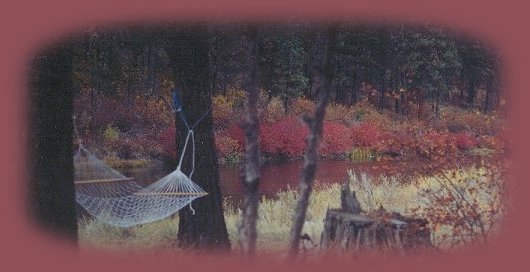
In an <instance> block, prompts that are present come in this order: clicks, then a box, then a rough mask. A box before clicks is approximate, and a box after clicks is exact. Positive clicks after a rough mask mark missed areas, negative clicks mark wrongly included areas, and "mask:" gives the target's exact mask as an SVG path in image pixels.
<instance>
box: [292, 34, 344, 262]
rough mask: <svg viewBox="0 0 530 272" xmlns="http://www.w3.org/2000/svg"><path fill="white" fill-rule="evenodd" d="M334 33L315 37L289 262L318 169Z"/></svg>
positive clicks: (293, 257)
mask: <svg viewBox="0 0 530 272" xmlns="http://www.w3.org/2000/svg"><path fill="white" fill-rule="evenodd" d="M334 43H335V32H334V30H331V31H322V32H321V33H319V34H318V35H317V37H316V41H315V44H314V48H313V58H314V60H313V62H312V67H311V74H312V77H313V80H312V86H311V88H312V89H313V90H312V93H314V94H317V104H316V108H315V113H314V116H313V117H307V116H306V118H305V121H306V122H307V124H308V126H309V130H310V134H309V137H308V139H307V147H306V152H305V155H304V168H303V172H302V177H301V179H300V184H299V188H298V193H299V196H300V197H299V199H298V201H297V203H296V209H295V214H294V218H293V226H292V228H291V233H290V238H289V249H288V253H287V257H288V259H295V258H296V257H297V255H298V251H299V244H300V235H301V233H302V228H303V226H304V221H305V216H306V212H307V206H308V204H309V197H310V195H311V190H312V188H313V178H314V176H315V171H316V168H317V160H318V147H319V145H320V140H321V137H322V123H323V120H324V115H325V111H326V105H327V102H328V96H329V91H330V88H331V78H332V64H331V61H332V60H333V56H334Z"/></svg>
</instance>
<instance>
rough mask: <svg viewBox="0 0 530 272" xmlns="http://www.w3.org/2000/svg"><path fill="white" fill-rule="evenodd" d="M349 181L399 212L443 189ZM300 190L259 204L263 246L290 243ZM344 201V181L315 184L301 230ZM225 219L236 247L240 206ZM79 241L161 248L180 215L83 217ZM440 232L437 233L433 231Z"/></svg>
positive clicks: (314, 229) (435, 180)
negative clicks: (111, 220)
mask: <svg viewBox="0 0 530 272" xmlns="http://www.w3.org/2000/svg"><path fill="white" fill-rule="evenodd" d="M487 172H488V170H487V169H484V168H479V169H476V168H469V169H462V170H456V171H452V172H451V176H452V177H453V178H454V180H453V182H455V184H456V185H457V186H460V187H462V188H463V189H469V188H471V187H473V186H474V184H477V183H478V181H484V179H485V178H486V176H487V175H486V174H487ZM349 174H350V187H351V189H352V190H355V191H356V194H357V198H358V200H359V202H360V203H361V206H362V207H363V209H364V210H366V211H372V210H376V209H378V208H379V206H380V205H382V206H383V207H385V209H387V210H388V211H395V212H399V213H401V214H409V215H410V214H412V213H413V212H414V213H416V214H418V212H419V213H421V211H422V208H426V207H428V205H432V203H431V202H430V200H429V199H428V198H426V197H425V195H422V192H424V191H425V190H426V189H429V190H431V191H437V190H441V189H442V186H443V185H442V184H441V183H440V177H439V176H432V177H419V178H417V179H415V180H411V181H409V182H407V183H403V182H402V181H400V180H397V179H395V178H386V177H381V178H380V179H379V180H377V181H374V180H371V179H370V178H368V177H367V176H366V175H364V174H360V175H356V174H354V173H353V172H350V173H349ZM474 197H476V198H478V199H479V201H478V202H479V203H480V204H481V205H482V206H484V207H489V205H490V204H491V202H492V201H498V199H493V198H492V197H491V192H478V193H477V194H475V195H474ZM296 198H297V193H296V191H294V190H289V191H285V192H280V193H278V195H277V197H276V198H274V199H271V198H262V200H261V203H260V207H259V219H258V226H257V227H258V241H257V246H258V249H259V250H260V252H278V251H280V252H283V251H284V249H286V248H287V243H288V237H289V231H290V227H291V223H292V215H293V211H294V207H295V204H296ZM339 205H340V185H339V184H332V185H324V184H320V183H318V181H317V182H316V184H315V190H314V192H313V194H312V196H311V199H310V205H309V209H308V213H307V218H306V222H305V225H304V229H303V232H304V233H307V234H308V235H309V236H310V237H311V238H312V239H313V241H314V242H315V243H318V242H319V240H320V235H321V233H322V229H323V219H324V217H325V214H326V210H327V209H328V208H334V207H338V206H339ZM225 219H226V224H227V228H228V232H229V237H230V240H231V241H232V246H233V248H234V249H237V247H238V242H237V224H238V221H239V210H238V209H237V208H235V207H228V206H225ZM79 226H80V229H79V234H80V237H79V238H80V239H79V240H80V243H81V246H82V247H91V248H94V247H97V248H106V249H116V248H127V249H132V250H138V249H142V250H146V249H147V250H150V251H154V252H156V251H159V250H165V249H169V248H174V243H175V241H176V232H177V228H178V218H177V217H175V218H174V219H165V220H161V221H158V222H154V223H151V224H146V225H143V226H136V227H132V228H128V229H122V228H116V227H111V226H108V225H105V224H103V223H98V222H96V221H90V222H80V225H79ZM436 231H437V232H438V233H435V234H436V235H439V236H440V235H442V234H443V233H444V232H447V231H448V230H447V228H445V229H444V228H438V229H436ZM435 238H436V237H435Z"/></svg>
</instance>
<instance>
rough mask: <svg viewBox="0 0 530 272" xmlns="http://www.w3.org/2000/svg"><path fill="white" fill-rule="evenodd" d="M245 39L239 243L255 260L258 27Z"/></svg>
mask: <svg viewBox="0 0 530 272" xmlns="http://www.w3.org/2000/svg"><path fill="white" fill-rule="evenodd" d="M249 28H250V29H249V30H248V33H247V37H246V41H247V44H246V48H247V49H246V50H247V52H246V53H247V56H246V58H247V59H246V75H245V90H246V92H247V103H246V107H245V123H244V129H245V149H246V150H245V158H246V160H245V179H244V180H243V187H244V188H245V196H244V197H243V207H242V215H241V224H240V225H239V230H238V231H239V242H240V245H241V249H242V251H243V253H244V254H245V255H247V256H248V257H250V258H253V257H255V252H256V238H257V233H256V222H257V219H258V205H259V183H260V169H259V167H260V161H259V146H260V145H259V118H258V110H257V109H258V98H259V90H258V86H257V75H258V45H259V40H258V33H257V29H256V27H255V26H251V27H249Z"/></svg>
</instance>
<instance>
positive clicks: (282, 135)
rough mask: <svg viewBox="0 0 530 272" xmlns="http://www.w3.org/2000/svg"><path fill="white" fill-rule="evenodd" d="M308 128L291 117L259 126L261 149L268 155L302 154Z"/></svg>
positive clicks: (293, 155) (295, 155)
mask: <svg viewBox="0 0 530 272" xmlns="http://www.w3.org/2000/svg"><path fill="white" fill-rule="evenodd" d="M308 132H309V130H308V128H307V126H306V125H305V124H303V123H302V121H301V120H299V119H297V118H293V117H286V118H282V119H280V120H279V121H278V122H274V123H265V124H262V126H261V133H260V138H261V150H262V152H263V153H265V154H268V155H280V156H288V157H299V156H302V155H303V154H304V150H305V146H306V138H307V135H308Z"/></svg>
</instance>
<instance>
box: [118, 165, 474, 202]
mask: <svg viewBox="0 0 530 272" xmlns="http://www.w3.org/2000/svg"><path fill="white" fill-rule="evenodd" d="M482 160H483V159H482V158H480V157H469V158H467V159H466V160H464V161H462V162H461V163H460V164H459V165H464V164H469V163H479V164H480V163H481V161H482ZM426 164H427V162H417V161H416V162H388V161H380V162H377V161H373V162H362V163H355V162H351V161H329V160H323V161H319V162H318V167H317V171H316V173H315V182H317V183H324V184H332V183H343V182H345V181H347V180H348V170H349V169H353V170H354V171H355V172H357V173H359V172H363V173H365V174H367V175H368V176H369V177H377V176H380V175H386V176H396V175H401V176H402V177H404V178H405V179H406V178H407V177H409V176H411V175H412V174H413V173H415V172H417V171H420V169H423V168H425V167H424V166H426ZM302 168H303V161H290V162H284V163H268V164H264V165H262V167H261V183H260V193H261V194H262V195H264V196H267V197H274V196H275V195H276V194H277V193H278V192H280V191H285V190H288V189H289V188H291V189H296V188H297V186H298V183H299V180H300V176H301V173H302ZM169 172H170V170H168V169H164V168H163V167H160V166H157V167H145V168H136V169H131V170H127V171H123V173H124V174H125V175H126V176H129V177H134V178H135V179H136V180H138V181H139V182H142V183H146V184H148V183H151V182H154V181H156V180H158V179H160V178H162V177H164V176H165V175H166V174H168V173H169ZM241 173H242V166H241V165H235V166H234V165H220V166H219V175H220V178H221V180H220V182H221V184H220V185H221V191H222V193H223V196H224V197H227V198H233V199H241V198H242V195H243V186H242V184H241V179H242V176H241ZM427 174H428V173H427Z"/></svg>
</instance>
